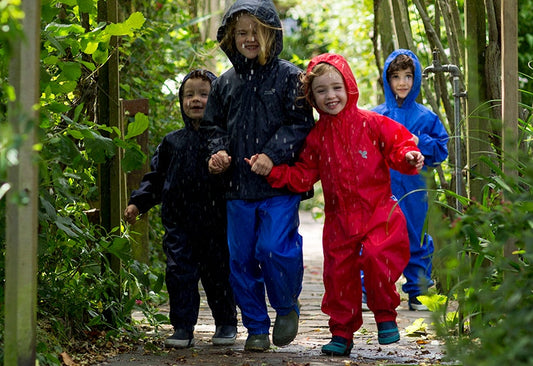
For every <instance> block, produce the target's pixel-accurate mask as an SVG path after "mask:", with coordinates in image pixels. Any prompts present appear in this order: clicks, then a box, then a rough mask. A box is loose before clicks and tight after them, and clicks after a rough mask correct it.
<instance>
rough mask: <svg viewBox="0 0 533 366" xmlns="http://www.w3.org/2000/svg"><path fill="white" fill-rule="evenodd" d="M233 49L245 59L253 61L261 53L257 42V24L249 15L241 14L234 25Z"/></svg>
mask: <svg viewBox="0 0 533 366" xmlns="http://www.w3.org/2000/svg"><path fill="white" fill-rule="evenodd" d="M235 47H237V50H238V51H239V53H240V54H241V55H243V56H244V57H246V58H247V59H250V60H252V59H254V58H256V57H257V56H258V55H259V52H260V51H261V45H260V44H259V42H258V41H257V22H256V21H255V19H254V18H252V17H251V16H249V15H246V14H242V15H240V16H239V18H238V19H237V22H236V23H235Z"/></svg>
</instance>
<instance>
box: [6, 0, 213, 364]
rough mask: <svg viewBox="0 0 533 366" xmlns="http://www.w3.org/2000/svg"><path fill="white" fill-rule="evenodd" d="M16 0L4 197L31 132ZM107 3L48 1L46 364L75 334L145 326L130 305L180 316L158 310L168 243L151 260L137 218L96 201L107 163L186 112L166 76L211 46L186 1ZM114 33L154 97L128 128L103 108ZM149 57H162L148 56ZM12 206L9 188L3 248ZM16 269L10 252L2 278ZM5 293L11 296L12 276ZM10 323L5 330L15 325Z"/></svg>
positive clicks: (133, 89) (130, 160) (43, 86)
mask: <svg viewBox="0 0 533 366" xmlns="http://www.w3.org/2000/svg"><path fill="white" fill-rule="evenodd" d="M15 3H16V2H15V1H11V2H8V3H7V4H6V2H0V7H2V9H1V10H2V12H1V14H2V15H1V17H0V20H1V25H2V27H0V45H1V46H2V47H0V55H1V56H2V57H0V71H1V74H0V76H1V78H2V81H5V82H2V88H1V90H0V101H1V103H0V106H2V107H0V117H1V119H0V147H1V149H0V198H2V197H3V196H4V195H5V193H6V191H7V190H8V189H9V184H8V183H7V182H6V181H5V179H6V170H7V168H8V167H9V166H11V165H14V164H17V163H18V162H17V159H16V152H17V146H18V144H19V141H20V140H22V139H23V138H24V136H17V135H14V134H12V133H11V131H10V128H9V125H7V124H6V123H5V121H6V110H5V106H6V105H7V102H8V101H12V100H14V96H15V93H14V90H13V88H12V87H10V86H9V84H8V83H7V66H8V65H7V63H6V60H8V59H9V56H10V54H9V53H8V51H9V50H10V49H11V46H12V45H14V44H15V42H17V41H20V38H21V33H20V27H19V23H18V21H19V20H20V19H21V14H20V12H18V10H17V9H18V8H17V7H14V5H13V4H15ZM96 5H97V2H96V1H94V0H70V1H62V2H58V1H55V0H49V1H43V2H42V10H41V14H42V23H41V24H42V26H41V28H42V29H41V65H40V66H41V70H40V91H41V94H40V118H39V121H40V126H39V127H40V129H39V140H40V141H39V148H40V154H39V161H38V163H39V173H40V180H39V187H40V191H39V193H40V194H39V200H40V208H39V224H40V225H39V253H38V255H39V258H38V259H39V268H38V273H39V277H38V321H39V329H40V331H39V332H38V347H37V348H38V349H37V353H38V354H37V358H38V360H39V362H40V364H44V365H47V364H58V365H59V364H61V363H60V361H59V360H58V355H59V353H60V352H62V351H64V350H65V349H68V347H69V346H68V345H69V343H70V341H71V340H76V339H84V338H86V337H87V335H88V334H90V333H91V332H94V331H102V332H105V334H106V335H107V336H108V337H114V336H118V335H119V334H121V333H123V332H125V333H128V334H130V336H136V332H137V331H136V328H135V327H134V325H135V322H134V321H133V320H132V319H131V316H130V315H131V312H132V311H133V310H135V311H140V312H142V313H143V314H144V315H145V317H146V319H147V321H148V322H150V323H151V324H153V325H158V324H162V323H168V318H167V317H166V316H164V315H162V314H160V313H159V310H158V307H159V305H160V304H161V303H162V302H164V301H166V299H167V298H166V294H165V293H164V292H163V290H164V264H162V262H161V259H162V255H160V254H158V251H159V252H161V249H158V250H154V252H155V254H154V259H155V260H156V262H154V263H153V264H152V265H151V266H150V267H148V266H147V265H145V264H141V263H138V262H136V261H134V260H133V259H132V258H131V253H130V241H129V233H128V232H127V230H125V229H124V228H113V229H112V230H111V231H109V232H106V230H104V229H103V228H102V227H100V226H99V225H98V223H95V222H94V221H93V220H92V219H91V213H92V212H93V211H94V208H95V207H97V206H95V202H96V201H98V199H99V191H98V189H99V182H98V170H99V164H105V163H107V162H108V161H109V159H110V158H111V157H113V156H115V155H116V154H117V151H118V149H119V148H122V149H124V157H123V159H121V164H122V167H123V169H124V170H125V171H127V172H129V171H132V170H135V169H138V168H139V167H140V166H141V165H142V164H143V162H144V161H145V160H146V158H147V157H146V155H145V154H144V153H142V151H141V149H140V147H139V145H138V144H137V143H136V141H135V138H136V136H138V135H139V134H141V133H143V132H144V131H145V130H146V129H148V128H151V129H153V131H156V134H160V132H161V131H162V130H163V129H162V128H160V127H161V126H162V125H164V124H165V119H166V122H168V123H167V125H166V126H165V128H166V129H167V130H168V131H170V130H172V129H176V128H177V127H179V126H180V124H181V115H180V114H179V113H178V112H179V108H177V106H176V101H177V94H176V91H174V90H172V92H171V93H163V92H162V90H164V87H163V85H164V84H165V82H166V81H167V80H169V79H171V80H174V79H176V76H177V75H180V74H185V73H186V72H188V71H189V68H192V67H196V66H197V65H199V64H200V62H203V60H204V59H205V58H207V57H205V58H204V57H202V58H199V57H198V54H197V53H195V51H198V50H200V49H201V48H202V47H203V46H202V45H201V44H200V43H198V39H197V37H196V35H195V34H194V33H192V32H190V31H189V30H188V29H187V27H188V26H189V25H190V22H191V17H190V16H189V15H188V14H187V13H186V11H184V10H183V9H186V8H187V7H186V6H183V4H182V3H181V2H172V4H168V5H165V7H164V9H159V10H157V9H155V10H154V12H156V13H157V12H158V11H164V12H165V14H166V16H167V18H166V19H165V18H162V19H160V21H154V20H153V19H149V20H147V19H146V18H145V15H146V14H148V15H150V14H151V15H154V14H153V13H150V11H142V10H150V8H152V7H151V5H150V4H148V3H147V4H146V8H145V7H144V4H142V3H141V4H139V6H137V9H138V10H139V11H136V12H132V14H131V15H129V14H128V13H125V14H126V16H125V19H124V21H122V22H119V23H117V24H110V25H108V26H106V24H105V23H100V22H98V14H97V7H96ZM170 14H172V17H170ZM176 18H179V21H176ZM6 30H9V32H7V31H6ZM112 36H118V37H120V40H121V42H120V49H119V51H120V55H121V56H120V59H121V62H122V65H121V68H122V69H121V77H122V82H123V84H122V93H121V94H122V95H121V96H122V97H124V98H125V99H128V98H139V97H146V98H149V99H150V103H151V108H150V113H149V114H148V115H144V114H136V115H135V118H134V119H133V118H132V121H131V123H129V124H128V126H127V131H126V135H125V136H124V137H122V136H121V132H120V131H118V129H116V128H111V127H109V126H107V125H106V122H105V121H97V120H96V117H95V116H96V114H97V113H96V109H95V106H96V104H97V102H98V101H97V96H98V92H97V76H98V72H99V70H100V68H101V67H102V65H103V64H104V63H105V62H106V61H107V59H108V57H109V55H110V53H111V49H110V40H111V37H112ZM193 42H194V47H191V45H192V43H193ZM210 44H211V46H212V43H210ZM156 50H157V51H160V52H156ZM182 50H183V52H182ZM139 52H140V53H141V54H139ZM143 52H144V54H142V53H143ZM202 52H203V51H202ZM136 57H138V58H137V59H135V58H136ZM150 58H152V60H150ZM148 61H150V64H152V62H153V64H154V65H156V66H155V67H154V68H150V67H147V62H148ZM131 65H135V67H130V66H131ZM169 111H170V112H169ZM156 121H157V122H156ZM160 137H161V135H159V136H158V137H157V141H155V142H154V143H153V146H155V145H157V143H159V141H160V139H161V138H160ZM5 210H6V208H5V200H1V201H0V232H1V236H0V248H1V249H2V254H4V247H5V237H4V233H5V230H3V228H4V227H5V212H6V211H5ZM154 221H155V222H158V220H154ZM153 229H154V230H152V233H153V234H152V238H153V241H154V242H155V243H157V244H159V243H160V241H161V237H162V228H161V225H160V224H159V225H157V224H156V226H155V228H153ZM111 257H117V258H120V260H121V268H120V273H119V274H117V273H116V269H112V266H111V262H110V258H111ZM4 269H5V266H4V256H3V255H2V257H1V261H0V275H1V278H4ZM117 289H122V291H121V292H117ZM0 301H2V302H3V301H4V293H3V287H2V290H1V291H0ZM0 309H3V307H0ZM0 315H2V320H3V314H0ZM1 329H2V330H3V326H1ZM0 334H2V335H1V336H0V337H3V331H2V332H0ZM0 339H1V338H0ZM1 357H2V352H0V358H1Z"/></svg>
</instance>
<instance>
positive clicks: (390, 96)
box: [383, 48, 422, 109]
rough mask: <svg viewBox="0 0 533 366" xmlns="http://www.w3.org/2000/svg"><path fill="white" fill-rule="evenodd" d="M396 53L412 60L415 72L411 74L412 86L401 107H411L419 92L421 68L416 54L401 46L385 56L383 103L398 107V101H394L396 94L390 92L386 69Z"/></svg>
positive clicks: (390, 106)
mask: <svg viewBox="0 0 533 366" xmlns="http://www.w3.org/2000/svg"><path fill="white" fill-rule="evenodd" d="M398 55H407V56H409V57H410V58H411V59H412V60H413V64H414V66H415V72H414V75H413V87H412V88H411V91H410V92H409V94H408V95H407V97H406V98H405V100H404V101H403V103H402V109H403V108H411V106H412V105H413V104H414V103H416V98H417V97H418V94H420V87H421V85H422V69H421V67H420V61H418V57H416V55H415V54H414V53H413V52H412V51H410V50H406V49H402V48H400V49H397V50H395V51H394V52H392V53H391V54H390V55H389V57H387V60H386V61H385V65H384V67H383V90H384V92H385V104H386V105H387V107H388V108H391V109H392V108H397V107H398V103H397V102H396V96H395V95H394V93H393V92H392V89H391V87H390V84H389V81H388V80H387V70H388V69H389V66H390V64H391V62H392V61H393V60H394V59H395V58H396V57H397V56H398Z"/></svg>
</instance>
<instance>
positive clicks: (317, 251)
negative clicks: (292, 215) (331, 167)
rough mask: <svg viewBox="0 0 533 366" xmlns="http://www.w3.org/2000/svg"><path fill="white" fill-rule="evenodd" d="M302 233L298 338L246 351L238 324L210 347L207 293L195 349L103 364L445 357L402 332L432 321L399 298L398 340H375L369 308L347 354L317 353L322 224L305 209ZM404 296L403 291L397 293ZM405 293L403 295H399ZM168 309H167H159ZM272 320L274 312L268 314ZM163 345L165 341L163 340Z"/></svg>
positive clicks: (141, 353)
mask: <svg viewBox="0 0 533 366" xmlns="http://www.w3.org/2000/svg"><path fill="white" fill-rule="evenodd" d="M300 218H301V225H300V232H301V234H302V236H303V237H304V264H305V271H304V284H303V291H302V294H301V296H300V303H301V305H302V308H301V316H300V328H299V332H298V336H297V337H296V339H295V340H294V342H293V343H291V344H290V345H289V346H286V347H282V348H276V347H272V348H271V350H270V351H268V352H265V353H248V352H244V351H243V349H244V342H245V340H246V336H247V333H246V329H245V328H244V327H242V325H239V327H238V332H239V333H238V336H237V341H236V343H235V345H233V346H231V347H214V346H213V345H212V344H211V337H212V335H213V332H214V323H213V319H212V317H211V314H210V311H209V308H208V306H207V301H206V299H205V296H202V299H201V309H200V317H199V319H198V324H197V326H196V328H195V340H196V345H195V347H194V348H190V349H184V350H178V349H170V350H168V349H161V350H156V351H153V350H151V351H150V352H147V351H146V350H145V349H142V348H140V349H138V350H137V351H136V352H133V353H129V354H123V355H120V356H117V357H115V358H113V359H110V360H108V361H107V362H104V363H102V365H111V366H122V365H124V366H125V365H178V364H180V365H181V364H183V365H205V366H215V365H228V366H266V365H272V366H276V365H280V366H281V365H283V366H304V365H306V366H318V365H342V366H352V365H353V366H355V365H358V366H364V365H381V364H388V365H391V364H396V365H398V364H404V365H419V364H425V365H431V364H438V363H439V362H440V360H441V359H442V357H443V355H442V352H441V349H442V348H443V346H442V345H441V344H440V342H439V341H437V340H434V339H433V338H434V337H433V336H432V334H431V330H429V331H428V332H427V334H418V335H417V336H406V335H405V334H406V328H407V327H408V326H410V325H411V324H412V323H413V322H414V321H415V320H416V319H419V318H423V319H424V321H425V323H426V324H427V325H428V326H429V325H430V324H431V319H430V313H429V312H414V311H409V310H408V308H407V303H406V302H405V300H402V303H401V305H400V307H399V308H398V309H397V310H398V327H399V329H400V335H401V339H400V341H399V342H398V343H395V344H393V345H388V346H381V345H379V344H378V342H377V328H376V323H375V321H374V317H373V315H372V313H371V312H364V313H363V326H362V328H361V329H360V330H359V332H357V333H356V335H355V337H354V348H353V350H352V353H351V354H350V356H349V357H329V356H323V355H321V353H320V348H321V346H322V345H323V344H325V343H327V342H328V341H329V339H330V337H331V334H330V333H329V330H328V317H327V316H326V315H324V314H323V313H322V312H321V310H320V302H321V300H322V295H323V293H324V287H323V284H322V247H321V236H322V225H321V223H320V222H317V221H315V220H314V219H313V218H312V217H311V214H310V213H309V212H301V215H300ZM401 294H402V293H401ZM402 296H404V294H402ZM162 311H166V309H164V308H163V309H162ZM271 317H272V319H275V313H271ZM160 332H167V333H168V334H170V333H171V327H170V326H164V327H163V328H162V330H161V329H160ZM161 347H163V345H162V344H161Z"/></svg>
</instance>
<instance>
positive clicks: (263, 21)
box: [217, 0, 283, 71]
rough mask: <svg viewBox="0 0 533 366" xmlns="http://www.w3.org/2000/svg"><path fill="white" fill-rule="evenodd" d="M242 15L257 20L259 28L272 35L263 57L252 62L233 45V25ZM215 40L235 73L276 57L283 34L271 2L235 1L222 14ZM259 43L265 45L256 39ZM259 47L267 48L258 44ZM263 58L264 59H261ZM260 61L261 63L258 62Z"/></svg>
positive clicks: (280, 47) (254, 0)
mask: <svg viewBox="0 0 533 366" xmlns="http://www.w3.org/2000/svg"><path fill="white" fill-rule="evenodd" d="M242 14H247V15H250V16H252V17H253V18H255V19H257V21H258V22H259V26H260V27H264V28H265V29H266V30H267V31H268V32H269V33H272V34H273V39H272V40H271V42H270V44H271V47H270V49H264V50H262V52H263V57H262V56H258V57H257V58H256V59H254V60H248V59H246V57H244V56H243V55H242V54H241V53H240V52H239V51H238V49H237V46H236V44H235V32H234V31H235V24H236V22H237V20H238V19H239V16H240V15H242ZM217 40H218V41H219V42H220V47H221V48H222V50H223V51H224V53H226V55H227V56H228V58H229V59H230V61H231V63H232V64H233V66H234V67H235V68H236V69H237V71H241V70H243V68H246V65H248V68H250V67H251V66H252V65H253V64H256V63H258V62H259V64H260V65H264V64H266V63H269V62H270V61H271V60H272V59H274V58H275V57H277V56H278V55H279V54H280V53H281V51H282V49H283V32H282V28H281V20H280V18H279V15H278V12H277V10H276V7H275V6H274V3H273V2H272V0H237V1H236V2H235V3H234V4H233V5H232V6H231V7H230V8H229V9H228V11H227V12H226V14H224V17H223V18H222V24H221V26H220V27H219V28H218V32H217ZM258 41H259V42H260V43H266V42H265V40H264V39H261V38H260V37H258ZM260 46H261V47H265V46H267V45H266V44H260ZM262 58H264V59H262ZM260 61H262V62H260Z"/></svg>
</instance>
